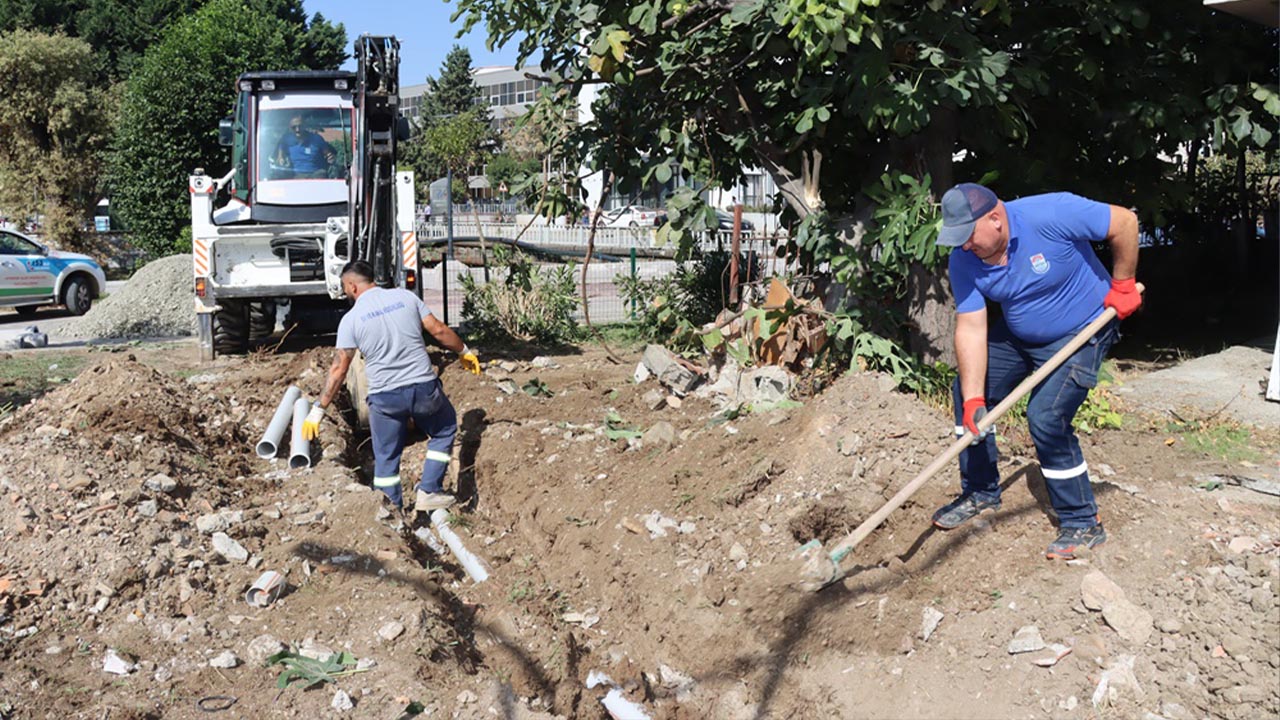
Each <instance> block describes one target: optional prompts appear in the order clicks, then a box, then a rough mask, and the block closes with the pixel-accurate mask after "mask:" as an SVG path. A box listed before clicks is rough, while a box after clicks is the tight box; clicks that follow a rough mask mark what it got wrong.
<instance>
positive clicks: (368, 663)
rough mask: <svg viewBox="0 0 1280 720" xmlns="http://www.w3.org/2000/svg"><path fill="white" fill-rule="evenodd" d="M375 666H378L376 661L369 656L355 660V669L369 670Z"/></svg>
mask: <svg viewBox="0 0 1280 720" xmlns="http://www.w3.org/2000/svg"><path fill="white" fill-rule="evenodd" d="M376 667H378V661H377V660H374V659H373V658H371V657H362V658H360V659H359V660H356V669H357V670H371V669H373V668H376Z"/></svg>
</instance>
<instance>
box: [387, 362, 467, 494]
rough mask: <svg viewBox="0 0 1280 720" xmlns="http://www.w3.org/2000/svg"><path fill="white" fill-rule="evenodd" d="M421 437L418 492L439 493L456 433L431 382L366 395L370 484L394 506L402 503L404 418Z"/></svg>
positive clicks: (450, 412) (449, 407)
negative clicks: (424, 446)
mask: <svg viewBox="0 0 1280 720" xmlns="http://www.w3.org/2000/svg"><path fill="white" fill-rule="evenodd" d="M410 418H413V423H414V424H415V425H417V426H418V429H419V430H421V431H423V432H425V433H426V434H427V435H428V436H429V439H428V440H427V458H426V460H424V461H423V463H422V481H421V482H419V483H418V489H419V490H423V491H425V492H429V493H436V492H440V487H441V486H440V481H441V480H443V479H444V473H445V470H447V469H448V468H449V460H450V459H451V458H452V457H453V455H452V453H453V438H454V436H456V435H457V434H458V414H457V413H456V412H455V411H454V409H453V404H452V403H450V402H449V398H447V397H445V394H444V388H443V387H441V385H440V380H439V379H438V378H437V379H435V380H432V381H431V382H425V383H418V384H416V385H407V386H405V387H400V388H395V389H392V390H386V391H383V392H377V393H370V394H369V434H370V435H371V436H372V441H373V485H374V487H376V488H378V489H379V490H381V491H382V492H384V493H386V494H387V497H389V498H391V502H393V503H395V504H396V506H397V507H399V506H400V505H401V504H402V503H403V499H402V497H401V489H400V455H401V453H403V452H404V444H405V440H406V438H407V437H408V434H409V419H410Z"/></svg>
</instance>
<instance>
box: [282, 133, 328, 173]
mask: <svg viewBox="0 0 1280 720" xmlns="http://www.w3.org/2000/svg"><path fill="white" fill-rule="evenodd" d="M280 147H281V149H282V150H283V151H284V153H285V155H287V156H288V158H289V164H290V165H291V166H292V167H293V169H294V171H295V172H302V173H310V172H316V171H318V170H324V169H325V168H327V167H329V161H328V160H327V159H326V158H325V153H326V151H330V150H332V148H330V147H329V144H328V143H326V142H325V141H324V139H323V138H321V137H320V136H319V135H317V134H315V133H313V132H311V131H310V130H307V131H304V132H303V133H302V137H301V138H298V137H295V136H294V134H293V133H288V134H286V135H285V136H284V137H282V138H280Z"/></svg>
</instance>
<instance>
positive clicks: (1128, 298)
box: [1102, 278, 1142, 320]
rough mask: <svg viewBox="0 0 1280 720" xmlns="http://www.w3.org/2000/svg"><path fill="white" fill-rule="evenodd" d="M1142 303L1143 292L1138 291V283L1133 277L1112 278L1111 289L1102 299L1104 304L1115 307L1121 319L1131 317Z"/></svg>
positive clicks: (1104, 305) (1117, 315)
mask: <svg viewBox="0 0 1280 720" xmlns="http://www.w3.org/2000/svg"><path fill="white" fill-rule="evenodd" d="M1141 305H1142V293H1140V292H1138V283H1137V281H1136V280H1134V279H1133V278H1126V279H1124V280H1112V281H1111V291H1110V292H1108V293H1107V296H1106V297H1105V298H1103V299H1102V306H1103V307H1109V308H1115V309H1116V317H1118V318H1120V319H1121V320H1123V319H1125V318H1127V317H1129V316H1130V315H1132V314H1133V313H1134V311H1135V310H1137V309H1138V308H1139V307H1140V306H1141Z"/></svg>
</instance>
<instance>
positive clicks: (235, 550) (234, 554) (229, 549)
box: [213, 532, 249, 563]
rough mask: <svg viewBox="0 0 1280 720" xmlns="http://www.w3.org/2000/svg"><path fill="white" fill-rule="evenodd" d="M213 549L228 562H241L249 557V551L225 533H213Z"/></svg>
mask: <svg viewBox="0 0 1280 720" xmlns="http://www.w3.org/2000/svg"><path fill="white" fill-rule="evenodd" d="M213 551H214V552H216V553H218V554H219V555H221V556H222V557H224V558H226V559H227V561H228V562H237V563H242V562H245V561H246V560H248V559H249V551H248V550H245V549H244V546H243V545H241V544H240V543H238V542H236V541H235V540H233V539H232V538H231V536H230V535H227V534H226V533H222V532H218V533H214V534H213Z"/></svg>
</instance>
